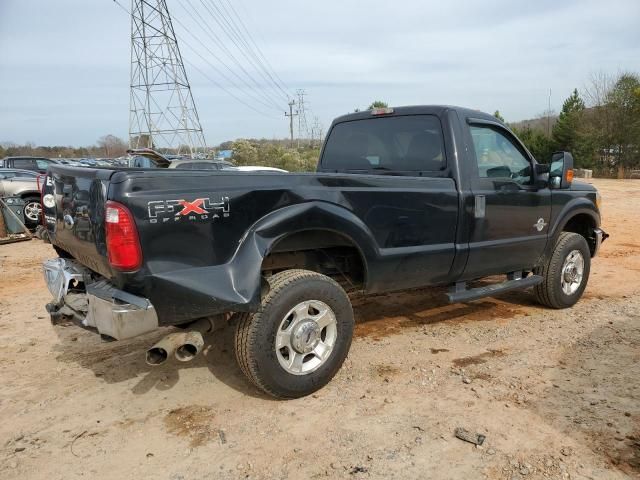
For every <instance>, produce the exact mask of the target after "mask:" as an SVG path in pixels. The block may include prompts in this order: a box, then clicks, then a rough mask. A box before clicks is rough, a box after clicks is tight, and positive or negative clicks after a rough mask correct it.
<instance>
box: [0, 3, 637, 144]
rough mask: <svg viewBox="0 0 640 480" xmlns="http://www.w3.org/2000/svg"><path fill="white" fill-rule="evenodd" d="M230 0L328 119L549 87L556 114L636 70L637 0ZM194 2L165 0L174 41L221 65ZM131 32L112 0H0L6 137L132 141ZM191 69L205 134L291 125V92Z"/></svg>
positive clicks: (517, 102) (536, 99)
mask: <svg viewBox="0 0 640 480" xmlns="http://www.w3.org/2000/svg"><path fill="white" fill-rule="evenodd" d="M120 1H121V2H122V4H123V5H125V6H126V8H130V0H120ZM190 1H191V4H192V5H193V6H194V7H195V8H196V9H197V10H198V12H199V18H201V19H203V20H206V21H207V22H208V24H209V25H211V26H213V27H214V28H215V27H216V24H215V23H214V19H213V18H212V17H208V16H207V15H208V14H209V13H208V10H207V9H205V8H204V6H203V5H206V4H208V5H211V3H210V2H214V3H220V2H224V1H226V0H190ZM232 1H233V4H234V5H235V6H236V8H237V11H238V13H239V14H240V15H241V16H242V18H243V21H244V22H245V24H246V25H247V27H248V28H249V30H250V31H251V32H252V35H253V37H254V38H255V41H256V43H257V44H258V45H259V47H260V48H261V50H262V51H263V52H264V54H265V56H266V57H267V59H268V60H269V62H270V64H271V65H272V66H273V68H274V70H275V71H276V72H277V75H278V76H279V77H280V78H281V79H282V80H283V82H284V83H285V84H286V86H287V87H288V90H289V91H291V92H294V91H295V90H296V89H298V88H304V89H305V90H306V92H307V94H308V96H307V100H308V101H309V108H310V110H311V111H312V112H313V115H317V116H318V118H319V119H320V121H321V122H322V123H323V124H324V126H325V128H326V127H327V126H328V125H329V123H330V122H331V119H332V118H333V117H335V116H338V115H341V114H343V113H347V112H350V111H353V110H354V109H355V108H356V107H359V108H366V107H367V105H368V104H369V103H370V102H371V101H372V100H375V99H381V100H384V101H387V102H388V103H389V104H391V105H407V104H433V103H439V104H440V103H444V104H455V105H461V106H465V107H472V108H477V109H480V110H484V111H487V112H490V113H492V112H493V111H494V110H496V109H499V110H500V112H502V114H503V116H504V117H505V118H506V119H507V120H508V121H515V120H521V119H525V118H531V117H534V116H536V115H537V114H539V113H541V112H543V111H544V110H546V108H547V97H548V92H549V89H551V91H552V99H551V100H552V108H553V109H555V110H559V109H560V108H561V106H562V101H563V100H564V98H566V97H567V96H568V95H569V94H570V93H571V91H572V89H573V88H574V87H578V88H581V87H583V86H584V85H585V84H586V82H587V79H588V77H589V75H590V73H592V72H594V71H599V70H604V71H608V72H611V73H616V72H618V71H623V70H630V71H636V72H640V29H639V25H640V1H639V0H607V1H602V0H598V1H586V0H575V1H571V0H567V1H559V0H536V1H535V2H532V1H528V0H527V1H524V0H523V1H515V0H484V1H482V2H477V1H467V2H464V1H447V2H443V1H441V0H403V1H389V0H367V1H350V0H324V1H316V2H309V1H301V0H269V1H264V0H232ZM188 2H189V0H167V3H168V6H169V9H170V12H171V14H172V16H173V17H174V23H175V24H176V25H175V28H176V32H177V34H178V38H179V41H180V38H184V40H185V41H187V42H188V43H190V44H191V45H193V46H194V47H196V50H197V51H198V52H199V53H200V55H202V56H204V57H206V58H208V59H209V61H210V63H213V64H214V65H217V66H219V68H221V69H223V70H224V68H223V67H222V66H221V65H220V64H219V62H217V61H215V60H214V59H213V58H212V57H211V55H210V54H209V53H208V52H207V51H206V50H205V48H204V47H203V46H201V45H199V44H198V43H197V42H196V41H195V40H193V39H192V37H190V35H189V33H188V32H191V33H193V34H195V35H197V36H198V38H199V39H200V41H202V42H203V43H205V45H206V46H207V48H210V49H211V50H212V51H213V52H214V53H216V54H218V55H220V57H221V58H225V57H224V52H221V51H220V49H219V48H218V47H216V46H215V45H213V44H212V42H211V40H210V38H209V37H208V36H207V35H206V34H205V33H204V32H203V30H201V29H200V28H199V27H198V25H196V24H195V23H194V21H193V20H192V19H191V18H190V17H189V15H188V13H187V12H188V10H185V8H186V6H187V5H188V4H189V3H188ZM185 27H187V28H185ZM187 30H188V32H187ZM216 30H218V31H219V29H218V28H216ZM219 34H220V35H221V37H222V38H226V37H224V36H223V35H224V34H223V33H222V32H220V33H219ZM129 37H130V20H129V17H128V16H127V14H126V13H125V12H123V11H122V10H121V9H120V8H118V6H117V5H116V4H114V2H113V1H112V0H55V1H52V0H0V141H14V142H17V143H22V142H26V141H32V142H34V143H36V144H44V145H47V144H50V145H52V144H56V145H87V144H93V143H94V142H95V141H96V139H97V138H98V137H100V136H102V135H105V134H107V133H113V134H115V135H118V136H120V137H122V138H127V135H128V115H129V55H130V38H129ZM228 45H229V48H233V47H232V44H231V43H230V42H229V43H228ZM181 48H182V53H183V57H184V58H185V60H186V61H189V62H192V63H193V64H194V65H196V66H197V67H198V69H200V70H201V71H202V72H204V73H205V74H206V75H207V76H208V77H209V78H211V79H214V80H216V81H218V82H219V83H220V84H221V85H223V86H225V87H226V88H228V89H229V90H231V91H233V92H234V93H235V94H236V95H237V96H239V97H241V98H243V99H244V100H246V101H247V102H249V103H252V104H255V103H254V102H252V101H251V100H250V99H249V98H248V95H252V94H253V95H260V96H261V98H264V95H271V96H275V95H276V94H275V93H274V92H273V91H271V93H267V92H265V91H264V90H263V91H259V92H258V91H257V90H253V91H251V92H249V91H247V89H239V88H237V86H234V85H230V84H229V82H226V81H225V80H224V79H222V78H221V77H220V76H219V74H217V73H216V71H215V70H214V69H213V68H212V67H211V65H209V64H208V63H207V62H205V61H203V60H202V59H201V58H200V57H199V56H198V55H197V54H196V53H194V51H193V50H192V49H190V48H188V47H187V46H186V45H182V46H181ZM239 59H242V57H241V56H239ZM242 63H243V64H244V63H245V62H242ZM228 65H229V67H230V68H232V69H234V70H237V72H238V73H239V74H240V75H242V74H243V73H242V72H241V71H240V70H239V69H237V68H236V67H235V66H234V65H233V63H232V62H231V61H228ZM244 67H245V69H246V70H247V71H249V72H252V71H253V70H252V68H251V66H250V65H248V64H245V65H244ZM225 71H227V72H228V70H225ZM187 73H188V75H189V80H190V82H191V86H192V90H193V94H194V97H195V101H196V105H197V107H198V110H199V114H200V119H201V122H202V127H203V129H204V132H205V136H206V139H207V142H208V143H209V144H217V143H219V142H221V141H223V140H227V139H234V138H238V137H267V138H272V137H278V138H281V137H285V136H287V135H288V123H287V120H286V119H285V117H284V110H285V108H286V102H282V107H281V111H278V109H277V108H276V107H279V105H276V106H274V107H273V108H272V109H271V111H269V112H268V115H266V116H265V115H259V114H257V113H255V112H254V111H252V110H251V109H249V108H247V107H246V106H244V105H243V104H242V103H240V102H238V101H237V100H235V99H234V98H232V97H230V96H229V95H228V94H227V93H226V92H224V91H223V90H221V89H220V88H218V87H216V86H215V85H214V84H213V83H212V82H211V81H210V80H208V79H207V78H206V77H205V76H203V75H202V73H200V72H198V71H197V70H195V69H193V68H192V67H190V66H188V65H187ZM256 78H257V77H256ZM265 88H267V87H265ZM263 110H266V109H264V108H263ZM309 116H310V115H309Z"/></svg>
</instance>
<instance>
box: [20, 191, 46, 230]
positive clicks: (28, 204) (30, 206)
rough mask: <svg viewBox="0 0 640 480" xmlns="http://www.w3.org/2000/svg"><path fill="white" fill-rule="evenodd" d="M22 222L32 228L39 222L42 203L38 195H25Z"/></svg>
mask: <svg viewBox="0 0 640 480" xmlns="http://www.w3.org/2000/svg"><path fill="white" fill-rule="evenodd" d="M23 213H24V220H25V221H24V224H25V225H26V226H27V227H29V228H34V227H35V226H37V225H38V224H39V223H40V220H41V219H40V215H42V205H41V204H40V197H27V198H25V199H24V209H23Z"/></svg>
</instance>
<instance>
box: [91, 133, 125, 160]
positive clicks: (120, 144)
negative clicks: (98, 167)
mask: <svg viewBox="0 0 640 480" xmlns="http://www.w3.org/2000/svg"><path fill="white" fill-rule="evenodd" d="M98 147H100V148H101V149H103V150H104V155H105V157H107V158H112V157H120V156H122V155H124V154H125V153H126V152H127V144H126V143H125V142H124V140H122V139H121V138H118V137H116V136H115V135H111V134H109V135H105V136H103V137H100V138H99V139H98Z"/></svg>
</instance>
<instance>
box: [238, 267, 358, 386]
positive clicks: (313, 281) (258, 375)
mask: <svg viewBox="0 0 640 480" xmlns="http://www.w3.org/2000/svg"><path fill="white" fill-rule="evenodd" d="M269 287H270V288H269V291H268V293H267V294H266V295H265V296H264V298H263V299H262V302H261V305H260V308H259V309H258V311H257V312H255V313H242V314H237V315H236V319H235V320H236V321H237V325H236V332H235V351H236V359H237V360H238V364H239V366H240V369H241V370H242V372H243V373H244V374H245V375H246V376H247V378H248V379H249V380H250V381H251V382H252V383H253V384H254V385H255V386H256V387H258V388H259V389H260V390H262V391H263V392H265V393H267V394H269V395H271V396H273V397H276V398H283V399H285V398H299V397H304V396H306V395H309V394H311V393H313V392H315V391H316V390H319V389H320V388H322V387H323V386H325V385H326V384H327V383H329V381H330V380H331V379H332V378H333V377H334V375H335V374H336V373H337V372H338V370H339V369H340V367H341V366H342V363H343V362H344V360H345V358H346V357H347V354H348V352H349V347H350V346H351V339H352V337H353V324H354V322H353V309H352V308H351V302H350V301H349V297H348V296H347V294H346V293H345V291H344V290H343V289H342V287H340V285H338V283H336V282H335V281H333V280H332V279H330V278H329V277H326V276H324V275H321V274H319V273H315V272H311V271H308V270H286V271H284V272H280V273H277V274H275V275H273V276H272V277H271V278H270V279H269ZM325 307H326V308H325ZM305 312H306V313H305ZM316 320H317V322H316ZM276 342H278V345H277V344H276ZM321 344H322V345H321ZM309 349H313V351H311V352H307V350H309Z"/></svg>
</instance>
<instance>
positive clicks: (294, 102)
mask: <svg viewBox="0 0 640 480" xmlns="http://www.w3.org/2000/svg"><path fill="white" fill-rule="evenodd" d="M295 104H296V101H295V100H291V101H290V102H289V113H287V112H284V116H285V117H289V134H290V135H291V148H293V117H295V116H297V115H298V111H296V113H293V106H294V105H295Z"/></svg>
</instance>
